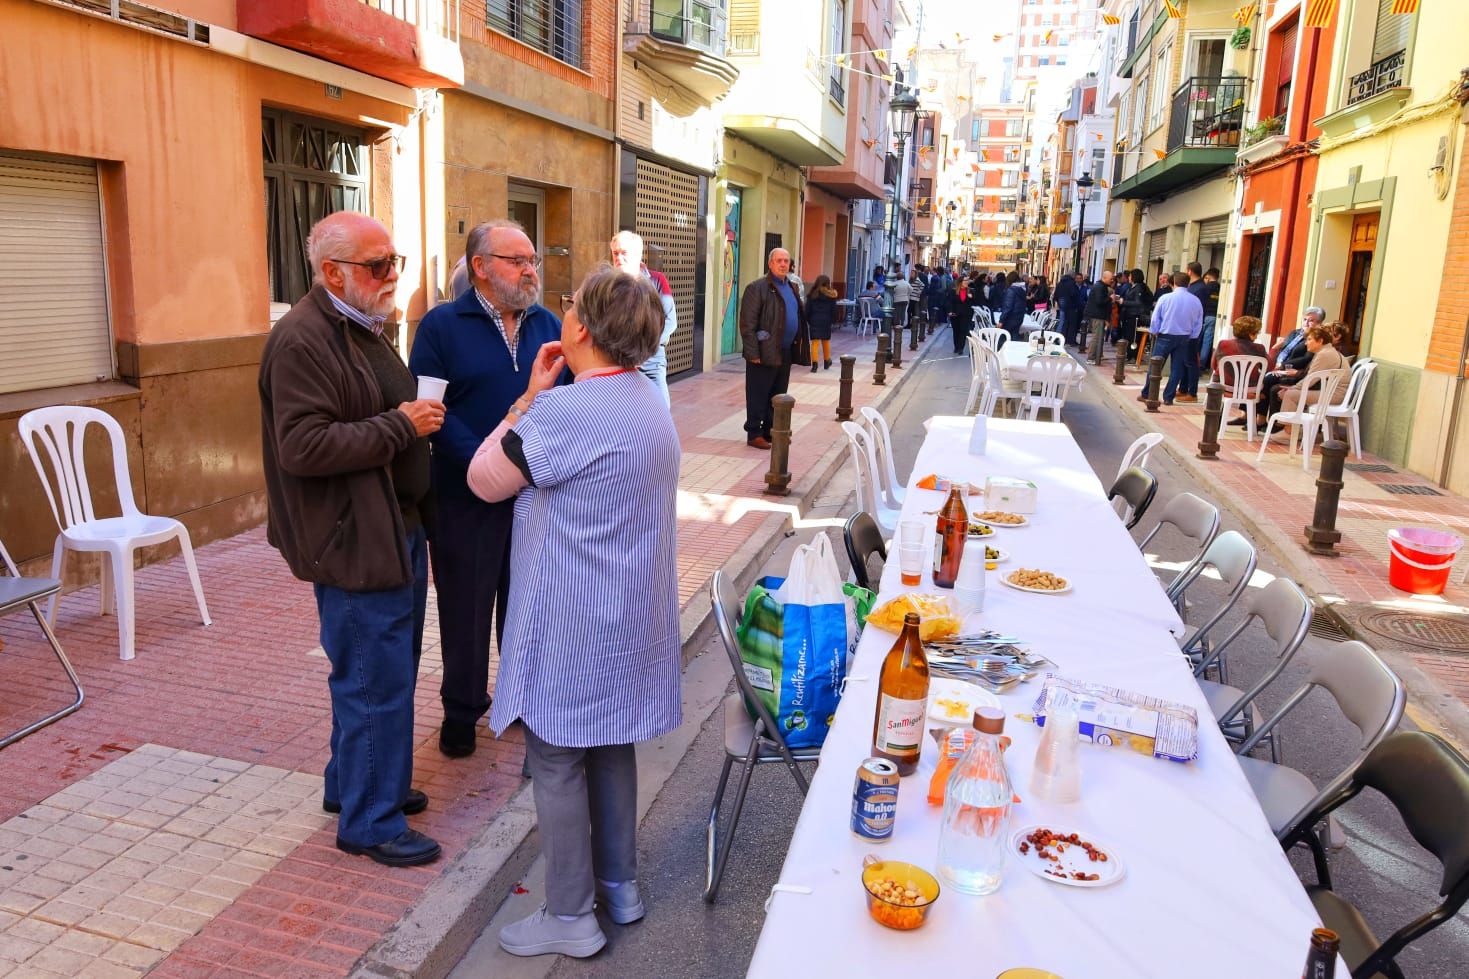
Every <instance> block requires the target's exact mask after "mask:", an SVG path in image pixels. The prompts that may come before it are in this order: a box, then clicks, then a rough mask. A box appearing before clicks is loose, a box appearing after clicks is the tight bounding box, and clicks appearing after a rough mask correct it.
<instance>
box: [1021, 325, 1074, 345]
mask: <svg viewBox="0 0 1469 979" xmlns="http://www.w3.org/2000/svg"><path fill="white" fill-rule="evenodd" d="M1029 339H1030V345H1031V346H1032V347H1036V348H1038V349H1041V350H1047V351H1049V350H1051V349H1053V348H1055V349H1060V348H1061V347H1063V346H1065V345H1066V338H1065V337H1064V336H1062V335H1061V334H1059V333H1057V332H1056V331H1055V330H1052V329H1051V328H1050V326H1049V325H1044V326H1042V327H1041V328H1040V329H1039V330H1036V331H1035V332H1034V333H1032V334H1031V335H1030V338H1029Z"/></svg>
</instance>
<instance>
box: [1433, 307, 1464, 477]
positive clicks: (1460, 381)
mask: <svg viewBox="0 0 1469 979" xmlns="http://www.w3.org/2000/svg"><path fill="white" fill-rule="evenodd" d="M1466 362H1469V316H1466V317H1464V342H1463V343H1462V344H1460V346H1459V370H1458V373H1456V374H1455V375H1454V396H1453V400H1452V401H1451V402H1450V404H1449V431H1448V435H1447V437H1446V438H1445V440H1444V441H1445V444H1444V453H1443V467H1442V468H1440V469H1439V471H1438V485H1440V486H1443V487H1447V486H1448V485H1449V473H1450V472H1451V471H1452V470H1453V467H1454V443H1455V441H1457V439H1458V434H1459V409H1460V407H1461V406H1462V405H1463V402H1464V376H1465V374H1464V366H1465V363H1466Z"/></svg>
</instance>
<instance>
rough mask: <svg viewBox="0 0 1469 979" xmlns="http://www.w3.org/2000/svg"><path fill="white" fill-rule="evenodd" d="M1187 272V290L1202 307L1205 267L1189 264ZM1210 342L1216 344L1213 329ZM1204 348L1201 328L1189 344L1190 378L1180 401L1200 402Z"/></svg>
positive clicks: (1216, 303) (1215, 306)
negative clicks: (1200, 377) (1201, 360)
mask: <svg viewBox="0 0 1469 979" xmlns="http://www.w3.org/2000/svg"><path fill="white" fill-rule="evenodd" d="M1185 272H1186V274H1187V275H1188V282H1187V284H1186V286H1185V288H1187V289H1188V291H1189V292H1191V293H1193V294H1194V297H1195V298H1196V299H1198V300H1199V303H1200V304H1201V305H1202V304H1203V303H1204V300H1205V298H1206V295H1205V293H1206V290H1205V288H1204V267H1203V266H1202V265H1200V264H1199V263H1198V262H1189V263H1188V265H1187V266H1186V267H1185ZM1214 308H1215V309H1218V308H1219V293H1218V290H1217V289H1216V290H1215V293H1214ZM1207 315H1208V311H1207V309H1206V310H1205V316H1206V318H1207ZM1209 342H1210V343H1211V344H1212V343H1213V342H1214V333H1213V330H1212V329H1211V330H1210V333H1209ZM1203 346H1204V332H1203V329H1202V328H1200V330H1199V335H1198V336H1197V337H1195V338H1194V339H1193V340H1192V341H1190V344H1189V349H1188V353H1187V355H1186V356H1187V357H1188V368H1189V373H1188V376H1187V377H1186V378H1185V379H1184V382H1183V388H1182V389H1181V390H1180V391H1179V393H1178V400H1179V401H1182V402H1185V403H1192V402H1195V401H1198V400H1199V374H1200V367H1199V364H1200V356H1201V352H1202V350H1203Z"/></svg>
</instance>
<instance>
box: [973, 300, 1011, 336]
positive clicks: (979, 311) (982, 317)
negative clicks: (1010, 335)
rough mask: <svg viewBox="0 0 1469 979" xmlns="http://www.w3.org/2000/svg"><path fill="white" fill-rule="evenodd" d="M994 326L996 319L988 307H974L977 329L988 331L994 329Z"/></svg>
mask: <svg viewBox="0 0 1469 979" xmlns="http://www.w3.org/2000/svg"><path fill="white" fill-rule="evenodd" d="M994 325H995V320H994V317H993V316H991V315H990V308H989V307H988V306H976V307H974V326H975V327H976V328H979V329H986V328H990V327H993V326H994ZM1000 332H1002V333H1003V332H1004V331H1003V330H1002V331H1000Z"/></svg>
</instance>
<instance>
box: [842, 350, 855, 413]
mask: <svg viewBox="0 0 1469 979" xmlns="http://www.w3.org/2000/svg"><path fill="white" fill-rule="evenodd" d="M839 359H840V360H841V362H842V376H841V378H840V379H839V380H838V381H837V421H839V422H844V421H851V419H852V372H853V371H854V370H855V369H856V367H857V358H856V357H853V356H852V355H851V354H842V355H841V357H840V358H839Z"/></svg>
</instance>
